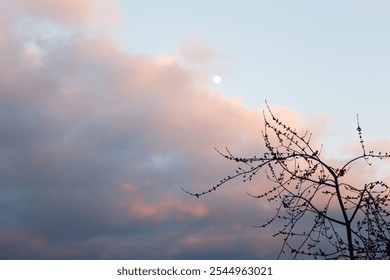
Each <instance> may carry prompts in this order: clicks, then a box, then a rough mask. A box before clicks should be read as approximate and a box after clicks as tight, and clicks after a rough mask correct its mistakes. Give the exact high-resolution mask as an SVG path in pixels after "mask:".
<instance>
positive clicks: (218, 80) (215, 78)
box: [213, 75, 222, 85]
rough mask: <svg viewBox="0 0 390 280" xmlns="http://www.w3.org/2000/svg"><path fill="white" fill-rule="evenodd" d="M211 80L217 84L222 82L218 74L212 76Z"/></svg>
mask: <svg viewBox="0 0 390 280" xmlns="http://www.w3.org/2000/svg"><path fill="white" fill-rule="evenodd" d="M213 82H214V84H216V85H219V84H220V83H221V82H222V78H221V76H219V75H215V76H213Z"/></svg>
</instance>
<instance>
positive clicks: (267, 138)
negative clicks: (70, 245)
mask: <svg viewBox="0 0 390 280" xmlns="http://www.w3.org/2000/svg"><path fill="white" fill-rule="evenodd" d="M266 113H267V114H266ZM263 115H264V126H265V127H264V130H263V131H262V136H263V139H264V142H265V147H266V152H265V153H264V154H263V155H262V156H260V157H257V156H254V157H250V158H242V157H236V156H235V155H233V154H232V153H231V152H230V151H229V149H228V148H226V151H225V152H220V151H219V150H217V149H216V151H217V152H218V153H219V154H220V155H222V156H223V157H224V158H226V159H228V160H231V161H235V162H237V164H238V165H239V167H238V168H237V170H236V171H235V173H234V174H233V175H231V176H228V177H226V178H223V179H222V180H221V181H220V182H219V183H218V184H216V185H215V186H213V187H212V188H210V189H207V190H206V191H204V192H200V193H193V192H189V191H188V190H185V189H183V190H184V191H185V192H186V193H188V194H190V195H193V196H195V197H200V196H202V195H205V194H208V193H210V192H212V191H215V190H217V189H218V188H219V187H221V186H222V185H224V184H225V183H226V182H228V181H231V180H233V179H235V178H237V177H242V178H243V181H244V182H246V181H250V180H252V179H253V178H254V176H255V175H256V174H257V173H258V172H259V171H260V170H263V171H264V172H265V174H266V177H267V178H268V179H269V180H270V181H271V182H272V185H273V186H272V187H270V188H269V189H267V190H263V192H262V193H261V194H260V195H253V194H249V193H248V194H249V195H250V196H252V197H254V198H259V199H265V200H267V201H268V203H271V204H274V205H275V206H276V210H275V213H274V216H272V217H271V218H270V219H269V220H268V221H267V222H266V223H265V224H263V225H260V226H256V227H260V228H261V227H267V226H269V225H270V224H271V223H273V222H275V221H276V220H281V221H283V223H282V225H280V229H279V230H278V231H277V232H275V234H274V235H273V236H275V237H276V236H281V237H282V240H283V244H282V246H281V250H280V253H279V256H278V258H280V257H282V256H286V255H288V256H290V257H292V258H293V259H296V258H307V257H310V258H316V259H317V258H319V259H352V260H354V259H386V258H389V256H390V223H389V220H388V219H389V216H390V211H389V202H390V198H389V194H390V188H389V186H388V185H387V184H385V183H384V182H382V181H373V182H367V183H361V184H359V185H356V184H355V185H352V184H351V183H348V182H347V177H348V176H347V173H349V171H350V169H351V167H352V165H353V164H354V163H356V162H358V161H365V162H366V163H367V164H368V165H369V166H371V161H372V160H374V159H388V158H390V155H388V154H387V153H386V154H382V153H380V152H379V153H376V152H373V151H368V152H367V151H366V148H365V146H364V141H363V138H362V130H361V128H360V124H359V118H357V125H358V127H357V131H358V136H359V140H360V144H361V150H362V153H361V154H360V155H359V156H356V157H354V158H352V159H350V160H349V161H347V162H346V163H344V164H341V165H340V166H339V167H334V166H331V165H330V164H329V163H327V162H324V160H323V157H322V156H321V152H322V145H321V147H319V149H317V148H314V147H313V146H312V144H311V143H310V141H311V134H310V133H309V132H308V131H306V132H305V133H298V132H297V131H296V129H294V128H291V127H289V126H287V125H286V124H284V123H283V122H281V121H280V120H279V119H278V118H276V117H275V116H274V114H273V113H272V111H271V109H270V107H269V106H268V104H267V111H265V112H263ZM267 115H268V118H267Z"/></svg>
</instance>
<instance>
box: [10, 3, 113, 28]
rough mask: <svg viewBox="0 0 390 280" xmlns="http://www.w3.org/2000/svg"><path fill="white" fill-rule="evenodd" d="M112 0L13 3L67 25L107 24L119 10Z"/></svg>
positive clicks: (36, 14)
mask: <svg viewBox="0 0 390 280" xmlns="http://www.w3.org/2000/svg"><path fill="white" fill-rule="evenodd" d="M115 2H116V1H113V0H97V1H96V0H81V1H78V0H68V1H62V2H58V1H54V0H16V1H13V4H14V5H17V6H18V7H20V8H23V9H25V10H26V11H27V13H28V14H30V15H31V14H32V15H34V16H37V17H42V16H43V17H47V18H50V19H51V20H54V21H57V22H60V23H65V24H68V25H76V26H77V25H95V26H96V25H107V24H110V23H112V22H116V21H118V19H119V10H118V7H117V5H116V3H115Z"/></svg>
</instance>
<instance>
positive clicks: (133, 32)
mask: <svg viewBox="0 0 390 280" xmlns="http://www.w3.org/2000/svg"><path fill="white" fill-rule="evenodd" d="M58 3H59V2H57V1H51V0H18V1H12V2H10V1H5V0H4V1H1V0H0V32H1V33H0V34H1V37H0V130H1V131H2V133H1V135H0V210H1V211H0V259H13V258H15V259H23V258H24V259H26V258H27V259H30V258H31V259H273V258H276V256H277V255H278V253H279V250H280V244H281V243H280V242H281V240H278V239H276V238H272V233H274V232H275V230H277V229H278V225H277V224H275V225H272V226H270V227H269V228H267V229H265V230H261V231H260V230H258V229H254V228H252V227H251V226H252V225H257V224H261V223H262V222H265V221H266V220H267V219H268V218H269V217H271V216H272V215H273V211H272V210H273V208H272V207H271V206H270V205H269V204H268V203H265V202H264V201H258V200H254V199H251V198H250V197H248V195H247V192H250V193H253V194H258V193H259V192H262V191H264V190H265V188H267V187H271V186H272V185H270V182H269V181H268V180H267V179H266V176H265V174H263V173H262V174H260V173H259V176H258V177H257V178H256V180H253V182H248V183H245V184H243V183H242V182H241V180H238V181H234V182H231V183H230V184H226V185H225V186H224V188H221V189H220V190H219V191H218V192H215V193H213V194H210V195H209V196H205V197H204V198H202V199H195V198H193V197H191V196H189V195H187V194H186V193H184V192H183V191H182V190H181V187H186V189H188V190H194V191H203V190H205V189H208V188H209V187H210V186H212V185H214V184H215V183H216V182H218V181H219V180H220V179H221V178H223V177H225V176H227V175H229V174H231V173H232V172H235V166H234V165H233V166H232V164H231V163H230V162H226V161H225V160H224V159H223V158H221V157H220V155H218V154H217V153H216V152H215V151H214V147H217V148H220V149H223V148H224V147H225V146H226V147H229V148H230V150H231V151H232V152H234V153H235V154H237V155H243V156H244V155H246V156H253V155H254V154H257V155H261V154H262V153H263V152H264V151H265V148H264V143H263V142H262V139H261V134H260V130H261V129H263V128H264V122H263V120H262V110H264V108H265V103H264V100H265V99H267V100H268V102H269V104H270V105H271V108H272V110H273V112H274V113H275V114H277V116H279V117H280V119H282V120H284V121H285V122H286V123H288V124H289V125H291V126H293V127H296V128H297V129H298V131H305V130H306V129H308V130H310V131H312V132H313V145H315V146H316V147H317V149H319V148H320V147H321V146H320V145H321V143H323V144H324V149H325V151H326V152H324V154H323V155H321V156H323V157H324V159H329V158H330V160H331V162H332V164H333V163H334V164H335V165H336V167H337V165H338V164H340V162H338V161H333V160H334V158H345V157H347V156H349V155H350V154H355V155H356V153H359V152H361V149H360V144H359V138H358V135H357V131H356V127H357V124H356V113H359V115H360V123H361V127H362V129H363V136H364V139H365V140H366V146H367V149H375V150H380V151H382V152H385V151H388V150H389V147H390V144H389V139H390V133H389V131H388V129H387V125H386V123H387V119H389V117H390V113H389V111H388V109H387V106H388V103H389V97H388V92H389V90H390V82H389V79H388V76H389V74H390V34H389V30H388V27H389V26H390V18H389V17H388V15H389V14H390V3H389V2H388V1H379V0H378V1H326V2H319V1H148V0H146V1H124V0H122V1H110V0H99V1H95V0H82V1H81V0H68V1H63V2H61V4H58ZM214 75H220V76H221V77H222V83H221V84H218V85H217V84H214V83H213V82H212V77H213V76H214ZM340 150H341V152H342V154H340V153H339V151H340ZM356 168H357V170H356V171H357V172H356V173H354V174H356V176H355V177H354V178H353V180H354V181H353V182H355V183H356V184H358V183H360V181H363V179H364V180H366V179H367V178H371V177H372V178H373V180H377V179H378V177H383V179H384V180H386V179H389V177H388V175H387V174H389V173H388V172H385V171H386V170H387V168H386V166H382V165H375V167H374V165H373V167H370V168H371V169H367V170H366V168H368V166H366V165H364V164H363V165H361V166H360V165H359V166H357V167H356Z"/></svg>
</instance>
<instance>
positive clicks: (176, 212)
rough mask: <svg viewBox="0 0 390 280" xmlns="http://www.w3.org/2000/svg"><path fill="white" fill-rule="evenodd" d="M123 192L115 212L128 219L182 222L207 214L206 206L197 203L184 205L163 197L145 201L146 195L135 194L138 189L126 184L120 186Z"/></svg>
mask: <svg viewBox="0 0 390 280" xmlns="http://www.w3.org/2000/svg"><path fill="white" fill-rule="evenodd" d="M119 188H120V189H121V190H123V191H124V194H123V196H122V197H121V198H120V200H119V202H118V203H116V205H117V207H118V209H117V211H120V212H124V213H126V215H128V216H129V217H132V218H135V219H137V220H144V221H158V222H164V221H170V220H175V221H184V220H188V219H200V218H203V217H205V216H206V215H207V214H208V209H207V207H206V206H204V205H203V204H201V203H199V202H192V203H186V202H184V201H182V200H179V199H178V198H174V197H172V196H168V195H165V196H163V197H160V198H159V199H158V200H149V201H148V200H147V195H143V194H142V193H139V192H137V191H138V190H139V187H136V186H134V185H130V184H127V183H124V184H120V186H119Z"/></svg>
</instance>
